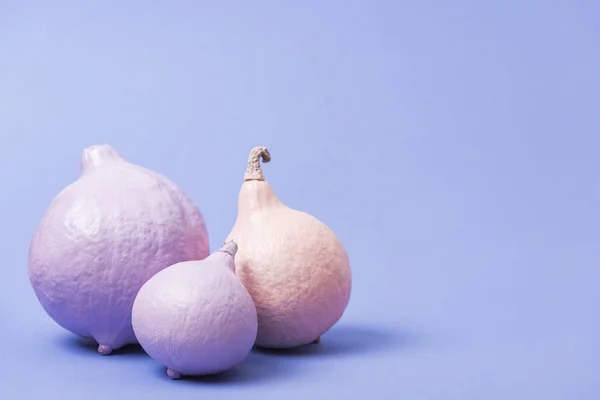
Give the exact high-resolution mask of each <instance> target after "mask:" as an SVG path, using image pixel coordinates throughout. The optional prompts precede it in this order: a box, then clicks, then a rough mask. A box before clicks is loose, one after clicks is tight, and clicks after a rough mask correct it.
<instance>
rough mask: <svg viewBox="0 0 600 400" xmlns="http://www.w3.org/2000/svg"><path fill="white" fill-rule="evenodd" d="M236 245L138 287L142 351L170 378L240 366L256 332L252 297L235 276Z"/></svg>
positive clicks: (135, 313) (136, 322)
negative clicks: (162, 366) (162, 367)
mask: <svg viewBox="0 0 600 400" xmlns="http://www.w3.org/2000/svg"><path fill="white" fill-rule="evenodd" d="M236 252H237V245H236V244H235V243H234V242H228V243H225V244H224V245H223V247H222V248H221V249H220V250H219V251H217V252H215V253H213V254H211V255H210V256H208V257H207V258H206V259H204V260H202V261H187V262H182V263H178V264H175V265H173V266H170V267H169V268H167V269H165V270H163V271H161V272H159V273H157V274H156V275H155V276H154V277H152V278H151V279H150V280H149V281H148V282H146V284H145V285H144V286H143V287H142V288H141V289H140V292H139V293H138V295H137V297H136V299H135V302H134V305H133V314H132V315H133V328H134V330H135V334H136V336H137V338H138V340H139V342H140V344H141V345H142V347H143V348H144V350H145V351H146V352H147V353H148V354H149V355H150V357H152V358H153V359H154V360H156V361H158V362H159V363H161V364H163V365H165V366H166V367H167V374H168V375H169V377H171V378H172V379H179V378H181V376H182V375H207V374H215V373H218V372H222V371H225V370H227V369H230V368H232V367H233V366H235V365H236V364H238V363H240V362H241V361H242V360H243V359H244V358H245V357H246V356H247V355H248V353H249V352H250V350H251V349H252V345H253V344H254V341H255V339H256V332H257V328H258V322H257V316H256V308H255V307H254V303H253V302H252V298H251V297H250V294H249V293H248V292H247V291H246V289H245V288H244V286H243V285H242V284H241V282H240V281H239V280H238V278H237V277H236V275H235V262H234V257H235V254H236Z"/></svg>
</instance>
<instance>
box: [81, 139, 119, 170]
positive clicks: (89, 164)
mask: <svg viewBox="0 0 600 400" xmlns="http://www.w3.org/2000/svg"><path fill="white" fill-rule="evenodd" d="M119 160H122V158H121V156H119V154H118V153H117V152H116V151H115V149H113V148H112V147H110V146H109V145H108V144H99V145H95V146H90V147H88V148H86V149H84V150H83V156H82V158H81V169H82V170H83V171H84V172H85V171H88V170H92V169H95V168H97V167H99V166H100V165H103V164H106V163H109V162H113V161H119Z"/></svg>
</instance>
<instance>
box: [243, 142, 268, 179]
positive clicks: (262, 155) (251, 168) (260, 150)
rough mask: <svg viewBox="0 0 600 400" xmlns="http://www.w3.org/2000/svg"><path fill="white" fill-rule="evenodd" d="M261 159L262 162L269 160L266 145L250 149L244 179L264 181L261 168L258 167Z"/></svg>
mask: <svg viewBox="0 0 600 400" xmlns="http://www.w3.org/2000/svg"><path fill="white" fill-rule="evenodd" d="M261 159H262V162H263V163H268V162H269V161H271V154H270V153H269V150H268V149H267V148H266V147H262V146H259V147H255V148H253V149H252V150H251V151H250V156H249V157H248V168H246V173H245V174H244V180H245V181H264V180H265V177H264V175H263V173H262V169H261V167H260V160H261Z"/></svg>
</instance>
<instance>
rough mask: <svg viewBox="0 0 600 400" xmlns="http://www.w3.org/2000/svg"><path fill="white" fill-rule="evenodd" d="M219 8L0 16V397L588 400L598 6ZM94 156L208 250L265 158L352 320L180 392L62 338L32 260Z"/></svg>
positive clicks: (111, 7) (596, 196)
mask: <svg viewBox="0 0 600 400" xmlns="http://www.w3.org/2000/svg"><path fill="white" fill-rule="evenodd" d="M210 3H211V5H205V6H199V5H196V4H200V2H177V3H175V2H166V1H162V2H161V1H156V2H141V1H130V2H116V1H106V2H95V5H90V4H88V2H85V5H84V2H75V1H71V2H66V1H57V2H53V3H52V5H51V6H50V5H44V4H42V2H36V3H34V2H31V1H25V0H23V1H16V0H15V1H3V2H1V3H0V54H1V60H2V62H0V132H1V134H2V139H3V146H2V147H1V150H0V152H1V156H0V181H1V182H2V183H3V195H2V199H1V200H0V221H2V230H1V231H0V232H2V233H1V239H2V241H0V243H1V248H2V251H3V253H2V254H3V257H4V259H3V261H4V262H3V266H2V272H3V274H2V275H1V277H0V323H1V324H2V329H0V354H1V355H2V363H1V366H0V398H2V399H11V400H12V399H48V398H50V395H51V394H53V395H55V396H57V397H59V398H61V399H67V400H71V399H73V400H74V399H82V398H88V399H91V400H96V399H105V398H109V397H110V398H111V399H135V398H144V399H164V398H176V399H181V400H183V399H199V398H232V399H234V398H235V399H239V398H242V397H243V398H244V399H246V400H253V399H265V398H282V397H285V398H289V399H302V398H307V397H312V398H317V399H320V398H344V396H345V397H347V398H369V399H374V400H375V399H390V400H396V399H402V398H406V399H413V400H420V399H427V400H432V399H434V400H436V399H443V400H454V399H457V400H471V399H473V400H480V399H486V400H496V399H498V400H505V399H524V400H531V399H544V400H556V399H569V400H571V399H577V400H588V399H590V400H591V399H593V400H596V399H597V398H598V392H599V391H600V381H599V380H598V378H597V375H598V374H597V371H598V368H599V365H598V360H599V358H600V357H599V356H600V345H599V344H598V337H600V323H599V322H598V319H599V317H598V304H599V303H600V291H598V289H597V288H598V280H599V277H600V274H599V272H598V271H599V269H598V264H599V261H600V247H599V245H598V244H599V243H600V229H599V226H600V213H599V212H598V205H599V204H600V191H599V187H600V185H599V178H598V171H600V161H599V160H600V157H598V155H599V154H600V135H599V134H598V132H599V130H598V126H599V125H600V124H599V123H600V119H599V114H598V111H597V110H598V104H599V103H600V98H599V97H600V96H599V93H600V84H599V83H600V82H599V77H598V73H597V71H599V70H600V59H599V57H600V55H599V52H598V49H600V32H599V30H600V28H599V25H598V23H597V20H598V17H597V16H598V15H600V10H599V6H598V3H597V2H592V1H562V2H548V1H512V0H511V1H503V2H481V1H477V2H476V1H465V0H459V1H454V2H446V1H436V2H433V1H419V2H416V1H415V2H400V1H388V2H382V1H362V2H358V1H351V2H347V1H344V2H342V1H329V2H316V1H305V2H301V3H300V2H296V3H295V4H296V5H294V6H291V5H290V2H274V1H272V2H262V1H258V2H242V1H237V2H210ZM324 3H326V5H324ZM203 4H207V3H206V2H204V3H203ZM105 141H106V142H109V143H111V144H112V145H113V146H114V147H115V148H116V149H118V151H119V152H120V153H121V154H122V155H123V157H125V158H127V159H128V160H129V161H131V162H134V163H136V164H140V165H142V166H145V167H148V168H150V169H153V170H156V171H157V172H160V173H162V174H164V175H166V176H167V177H169V178H170V179H171V180H173V181H174V182H176V183H177V184H178V185H180V186H181V187H182V188H183V189H184V190H185V191H186V193H188V194H189V195H190V197H191V198H192V199H193V200H194V201H195V202H196V203H197V204H198V206H199V207H200V209H201V210H202V211H203V213H204V216H205V218H206V222H207V226H208V227H209V229H210V235H211V238H213V240H212V242H213V250H215V249H216V247H218V244H220V242H221V240H223V239H224V238H225V237H226V235H227V234H228V233H229V231H230V229H231V227H232V225H233V223H234V221H235V213H236V203H237V194H238V191H239V187H240V184H241V176H240V171H243V170H244V169H245V166H246V159H247V155H248V150H249V149H250V148H252V147H253V146H257V145H264V146H268V147H269V149H270V150H271V152H272V153H273V164H272V165H273V166H274V165H277V168H274V167H273V168H270V169H269V172H268V179H269V183H270V184H271V185H272V186H273V188H274V190H275V191H276V193H277V195H278V197H279V198H280V199H281V200H282V201H283V202H285V203H286V204H288V205H289V206H290V207H294V208H299V209H303V210H305V211H307V212H309V213H311V214H313V215H315V216H316V217H317V218H319V219H321V220H323V221H324V222H326V223H327V224H328V225H330V226H331V227H332V229H333V230H334V231H335V232H336V233H337V234H338V235H339V237H340V239H341V241H342V243H344V246H345V247H346V249H347V250H348V254H349V257H350V260H351V263H352V268H353V292H352V299H351V301H350V304H349V307H348V309H347V312H346V314H345V315H344V317H343V318H342V320H341V321H340V323H339V324H338V325H337V326H336V327H335V328H333V330H332V331H331V332H329V333H327V334H325V335H324V336H323V341H322V342H321V344H319V345H316V346H311V347H308V348H306V349H305V350H304V351H299V352H295V353H292V354H280V353H266V352H257V351H255V352H253V353H252V354H251V356H250V358H248V360H247V362H245V363H244V364H243V365H241V366H240V367H239V368H238V369H236V370H234V371H232V372H231V373H229V374H227V375H224V376H222V377H220V378H213V379H209V380H201V381H198V380H196V381H185V380H181V381H176V382H173V381H171V380H170V379H169V378H168V377H167V376H166V375H165V373H164V368H162V367H161V366H159V365H158V364H157V363H155V362H153V361H152V360H151V359H150V358H149V357H147V356H146V355H144V354H143V353H140V352H139V351H136V350H135V349H133V350H129V351H128V352H126V353H125V354H123V353H121V354H118V353H117V352H115V354H113V355H111V356H109V357H101V356H99V355H98V354H97V353H96V350H95V348H88V347H86V346H85V345H84V344H82V343H81V342H79V341H78V340H77V339H75V338H73V337H72V336H71V335H69V334H68V333H67V332H65V331H64V330H62V329H61V328H59V327H57V326H56V324H54V323H53V322H52V321H51V320H50V319H49V318H48V317H47V316H46V315H45V313H44V311H43V309H42V308H41V307H40V306H39V304H38V302H37V300H36V298H35V295H34V294H33V291H32V290H31V288H30V285H29V281H28V278H27V251H28V247H29V241H30V239H31V235H32V233H33V230H34V229H35V226H36V224H37V223H38V222H39V219H40V218H41V216H42V214H43V212H44V211H45V210H46V208H47V207H48V204H49V201H50V200H51V199H52V197H53V196H54V195H55V194H56V193H57V191H58V190H60V189H62V188H63V187H64V186H65V185H66V184H68V183H70V182H72V181H73V180H74V179H75V178H76V177H77V175H78V168H77V163H78V162H79V158H80V155H81V150H82V149H83V148H84V147H87V146H89V145H92V144H96V143H103V142H105ZM275 161H276V163H275Z"/></svg>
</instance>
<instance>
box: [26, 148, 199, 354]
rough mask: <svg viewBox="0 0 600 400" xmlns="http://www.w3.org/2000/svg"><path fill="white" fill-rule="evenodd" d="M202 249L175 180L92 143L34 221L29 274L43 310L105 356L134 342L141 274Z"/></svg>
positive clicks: (192, 210)
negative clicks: (76, 173) (72, 177)
mask: <svg viewBox="0 0 600 400" xmlns="http://www.w3.org/2000/svg"><path fill="white" fill-rule="evenodd" d="M208 254H209V243H208V233H207V230H206V226H205V223H204V219H203V217H202V215H201V213H200V211H199V210H198V208H197V207H196V206H195V205H194V204H193V203H192V202H191V201H190V199H189V198H188V197H186V195H185V194H184V193H183V192H182V191H181V189H179V188H178V187H177V185H175V184H174V183H173V182H171V181H169V180H168V179H167V178H165V177H164V176H161V175H159V174H157V173H155V172H152V171H149V170H148V169H145V168H142V167H140V166H137V165H134V164H131V163H129V162H127V161H125V160H123V159H122V158H121V157H120V156H119V155H118V154H117V152H116V151H115V150H113V149H112V148H111V147H110V146H108V145H98V146H92V147H89V148H87V149H85V150H84V153H83V160H82V173H81V176H80V177H79V179H77V181H75V182H74V183H72V184H71V185H69V186H67V187H66V188H65V189H64V190H63V191H62V192H60V194H59V195H58V196H57V197H56V198H55V199H54V200H53V201H52V203H51V204H50V207H49V208H48V210H47V211H46V213H45V215H44V216H43V218H42V221H41V222H40V224H39V226H38V227H37V229H36V231H35V234H34V236H33V240H32V242H31V247H30V253H29V277H30V280H31V284H32V286H33V289H34V291H35V294H36V295H37V298H38V299H39V301H40V303H41V305H42V306H43V307H44V309H45V310H46V312H47V313H48V315H49V316H50V317H51V318H52V319H54V321H56V322H57V323H58V324H59V325H61V326H62V327H63V328H65V329H67V330H69V331H71V332H73V333H75V334H77V335H80V336H83V337H87V338H93V339H95V340H96V341H97V342H98V344H99V347H98V351H99V352H100V353H101V354H104V355H106V354H110V352H111V351H112V350H113V349H117V348H119V347H122V346H124V345H126V344H130V343H136V342H137V340H136V338H135V335H134V332H133V328H132V325H131V310H132V306H133V301H134V299H135V296H136V295H137V293H138V290H139V289H140V288H141V287H142V285H143V284H144V283H145V282H146V281H147V280H148V279H149V278H151V277H152V276H153V275H154V274H156V273H157V272H158V271H160V270H162V269H164V268H166V267H167V266H169V265H172V264H175V263H178V262H181V261H187V260H200V259H204V258H206V257H207V256H208Z"/></svg>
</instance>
